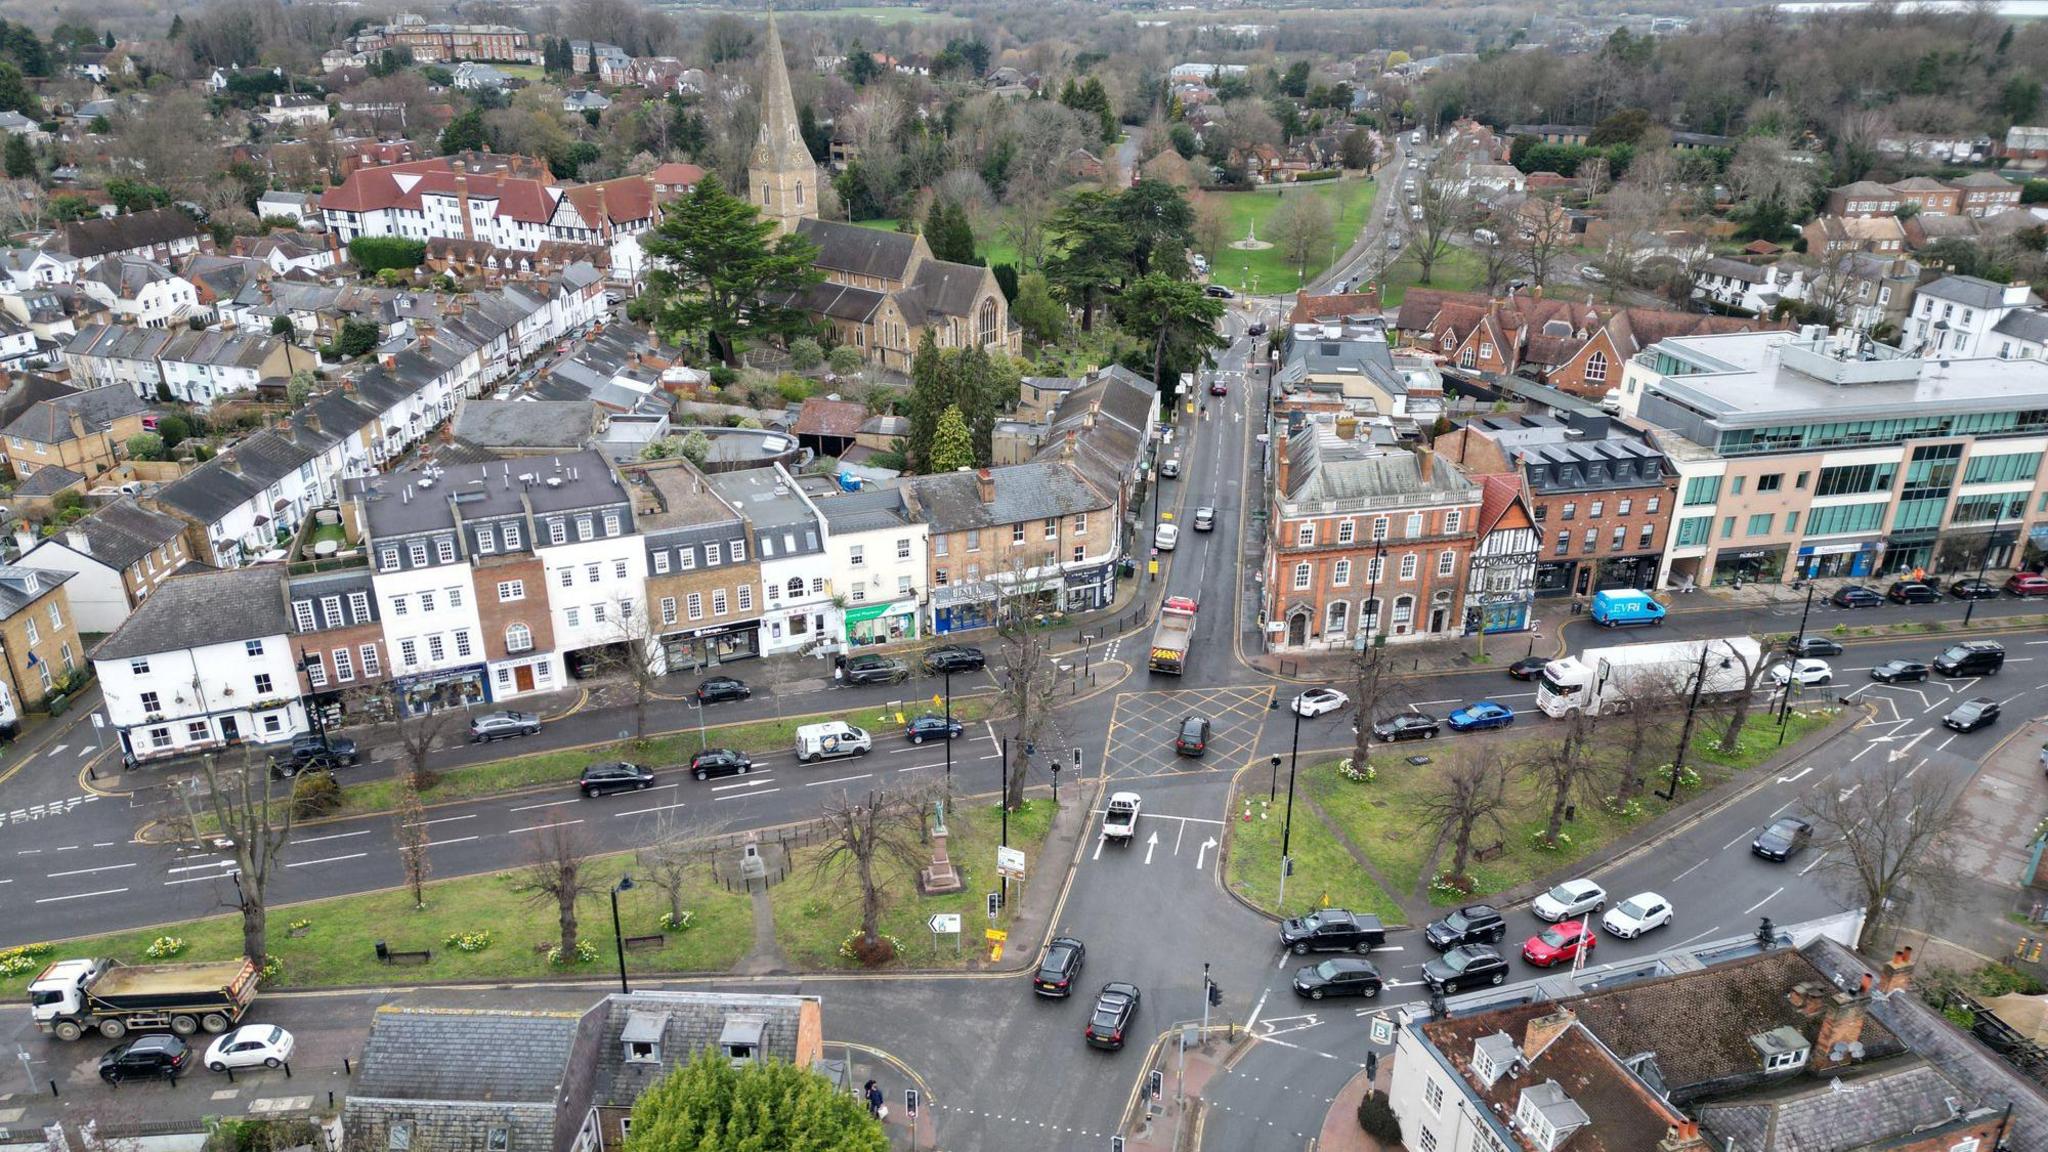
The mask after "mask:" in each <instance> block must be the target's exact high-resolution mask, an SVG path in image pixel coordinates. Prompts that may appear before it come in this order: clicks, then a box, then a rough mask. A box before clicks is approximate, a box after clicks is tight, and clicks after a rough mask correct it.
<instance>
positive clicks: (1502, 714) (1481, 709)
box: [1444, 700, 1515, 732]
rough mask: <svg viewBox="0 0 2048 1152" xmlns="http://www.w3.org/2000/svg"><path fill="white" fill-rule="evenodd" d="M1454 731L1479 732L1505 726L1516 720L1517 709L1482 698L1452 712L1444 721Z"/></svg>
mask: <svg viewBox="0 0 2048 1152" xmlns="http://www.w3.org/2000/svg"><path fill="white" fill-rule="evenodd" d="M1444 722H1445V723H1447V724H1449V725H1450V726H1451V731H1453V732H1478V731H1483V730H1484V729H1487V728H1505V727H1507V726H1508V725H1510V724H1513V723H1514V722H1515V711H1514V709H1512V708H1510V707H1508V706H1507V705H1505V704H1501V703H1498V702H1496V701H1493V700H1480V701H1477V702H1474V703H1471V704H1467V705H1465V706H1464V707H1463V708H1460V709H1458V710H1457V711H1455V712H1452V713H1451V714H1450V716H1449V717H1447V718H1446V719H1445V721H1444Z"/></svg>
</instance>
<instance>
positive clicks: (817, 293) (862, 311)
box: [785, 281, 888, 323]
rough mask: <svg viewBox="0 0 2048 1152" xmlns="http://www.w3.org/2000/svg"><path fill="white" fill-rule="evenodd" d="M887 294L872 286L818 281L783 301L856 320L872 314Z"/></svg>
mask: <svg viewBox="0 0 2048 1152" xmlns="http://www.w3.org/2000/svg"><path fill="white" fill-rule="evenodd" d="M887 298H888V297H887V295H886V294H884V293H881V292H877V291H875V290H874V289H872V288H852V287H848V286H847V285H845V284H834V283H832V282H830V281H820V282H818V283H816V284H812V285H809V286H807V287H806V288H805V289H804V290H803V291H801V292H798V293H795V294H794V295H792V296H791V297H790V298H789V299H788V300H787V301H786V302H785V303H786V304H787V305H788V306H789V307H791V308H795V309H797V310H799V311H803V312H814V313H817V314H818V315H821V316H828V317H830V318H832V319H834V320H847V321H852V322H855V323H859V322H862V321H865V320H867V319H868V318H869V317H870V316H873V315H874V314H875V311H876V309H879V308H880V307H881V306H882V301H883V300H885V299H887Z"/></svg>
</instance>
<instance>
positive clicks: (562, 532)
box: [548, 520, 569, 544]
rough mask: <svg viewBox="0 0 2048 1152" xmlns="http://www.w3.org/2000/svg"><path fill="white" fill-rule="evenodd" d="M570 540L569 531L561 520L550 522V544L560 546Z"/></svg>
mask: <svg viewBox="0 0 2048 1152" xmlns="http://www.w3.org/2000/svg"><path fill="white" fill-rule="evenodd" d="M568 539H569V530H568V528H567V527H566V526H565V525H563V523H562V522H561V521H560V520H550V521H548V543H550V544H560V543H562V542H564V541H566V540H568Z"/></svg>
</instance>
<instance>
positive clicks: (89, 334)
mask: <svg viewBox="0 0 2048 1152" xmlns="http://www.w3.org/2000/svg"><path fill="white" fill-rule="evenodd" d="M171 336H172V333H170V332H166V331H164V330H163V329H161V328H135V327H130V326H129V325H126V324H92V325H88V326H86V327H84V328H80V329H79V330H78V332H77V334H76V335H74V336H72V338H71V342H70V343H69V344H66V345H65V346H64V353H65V355H67V356H92V357H98V358H100V359H103V360H155V359H156V357H157V354H158V353H159V352H162V351H163V350H164V345H166V344H169V343H170V342H171Z"/></svg>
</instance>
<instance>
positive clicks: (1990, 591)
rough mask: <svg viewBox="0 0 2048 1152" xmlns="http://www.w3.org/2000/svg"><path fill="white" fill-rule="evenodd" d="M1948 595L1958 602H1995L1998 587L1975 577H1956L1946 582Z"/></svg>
mask: <svg viewBox="0 0 2048 1152" xmlns="http://www.w3.org/2000/svg"><path fill="white" fill-rule="evenodd" d="M1948 594H1949V595H1951V596H1953V597H1955V598H1956V599H1958V600H1996V599H1998V585H1996V584H1993V583H1992V582H1991V581H1989V580H1980V579H1978V578H1977V577H1975V576H1958V577H1956V578H1955V579H1953V580H1951V581H1949V582H1948Z"/></svg>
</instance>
